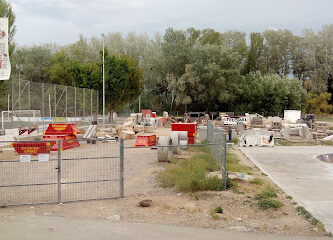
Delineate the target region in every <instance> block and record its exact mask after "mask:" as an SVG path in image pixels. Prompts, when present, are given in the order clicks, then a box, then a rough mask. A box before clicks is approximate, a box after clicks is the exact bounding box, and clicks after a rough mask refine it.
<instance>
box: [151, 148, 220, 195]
mask: <svg viewBox="0 0 333 240" xmlns="http://www.w3.org/2000/svg"><path fill="white" fill-rule="evenodd" d="M219 169H220V166H219V164H218V163H217V161H216V160H215V158H214V156H213V155H212V154H211V152H202V153H201V154H200V153H198V154H197V155H195V156H193V157H192V158H190V159H184V160H180V161H177V162H173V163H171V164H169V165H167V166H166V168H165V169H164V170H163V171H162V172H160V173H159V175H158V177H157V179H158V181H159V183H160V185H161V186H162V187H175V188H176V189H177V190H178V191H182V192H195V191H201V190H212V191H220V190H222V189H223V185H222V181H221V180H220V179H218V178H217V177H209V178H206V174H207V173H208V172H212V171H218V170H219Z"/></svg>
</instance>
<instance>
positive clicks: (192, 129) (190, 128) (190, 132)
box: [171, 123, 197, 144]
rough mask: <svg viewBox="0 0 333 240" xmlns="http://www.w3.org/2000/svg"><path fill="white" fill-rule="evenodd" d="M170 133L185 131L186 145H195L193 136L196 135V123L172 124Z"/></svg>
mask: <svg viewBox="0 0 333 240" xmlns="http://www.w3.org/2000/svg"><path fill="white" fill-rule="evenodd" d="M171 130H172V131H186V132H187V136H188V144H194V143H195V136H196V135H197V124H196V123H173V124H172V125H171Z"/></svg>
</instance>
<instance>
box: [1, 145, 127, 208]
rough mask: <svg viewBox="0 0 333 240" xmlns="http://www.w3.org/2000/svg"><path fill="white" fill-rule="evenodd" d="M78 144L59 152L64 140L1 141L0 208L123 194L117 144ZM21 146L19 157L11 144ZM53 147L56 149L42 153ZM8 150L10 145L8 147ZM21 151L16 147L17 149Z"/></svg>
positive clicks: (121, 151)
mask: <svg viewBox="0 0 333 240" xmlns="http://www.w3.org/2000/svg"><path fill="white" fill-rule="evenodd" d="M70 141H78V143H79V144H80V147H76V148H72V149H68V150H65V151H62V149H61V148H62V146H63V143H64V142H65V141H60V140H58V141H56V142H54V141H53V142H45V141H44V142H43V141H40V142H1V145H2V147H1V151H2V153H1V155H0V206H13V205H25V204H40V203H64V202H71V201H84V200H97V199H112V198H119V197H123V196H124V181H123V166H124V165H123V163H124V161H123V160H124V159H123V149H124V148H123V140H120V141H99V140H96V142H95V141H94V142H93V143H94V144H92V143H90V144H88V143H87V141H86V140H70ZM20 143H21V144H22V143H25V144H26V145H25V149H24V151H28V152H29V151H31V154H26V155H19V154H17V153H16V151H15V150H14V147H16V148H17V144H20ZM36 143H38V144H39V145H43V144H42V143H45V144H44V145H45V147H44V148H46V147H47V146H48V147H49V146H50V144H56V145H57V151H51V152H50V153H49V154H48V153H47V154H45V152H47V151H46V149H43V147H42V148H39V149H38V152H44V154H35V155H34V153H36V151H37V150H36ZM11 145H12V146H13V147H12V146H11ZM21 150H22V151H23V149H19V151H21Z"/></svg>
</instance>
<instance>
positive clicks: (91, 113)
mask: <svg viewBox="0 0 333 240" xmlns="http://www.w3.org/2000/svg"><path fill="white" fill-rule="evenodd" d="M92 93H93V90H92V89H90V115H91V121H92V120H93V119H94V116H93V109H92V105H93V104H92V99H93V96H92Z"/></svg>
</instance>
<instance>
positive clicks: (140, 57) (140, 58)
mask: <svg viewBox="0 0 333 240" xmlns="http://www.w3.org/2000/svg"><path fill="white" fill-rule="evenodd" d="M141 60H142V56H139V68H141ZM144 87H145V85H143V88H144ZM140 112H141V94H140V95H139V113H140Z"/></svg>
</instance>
